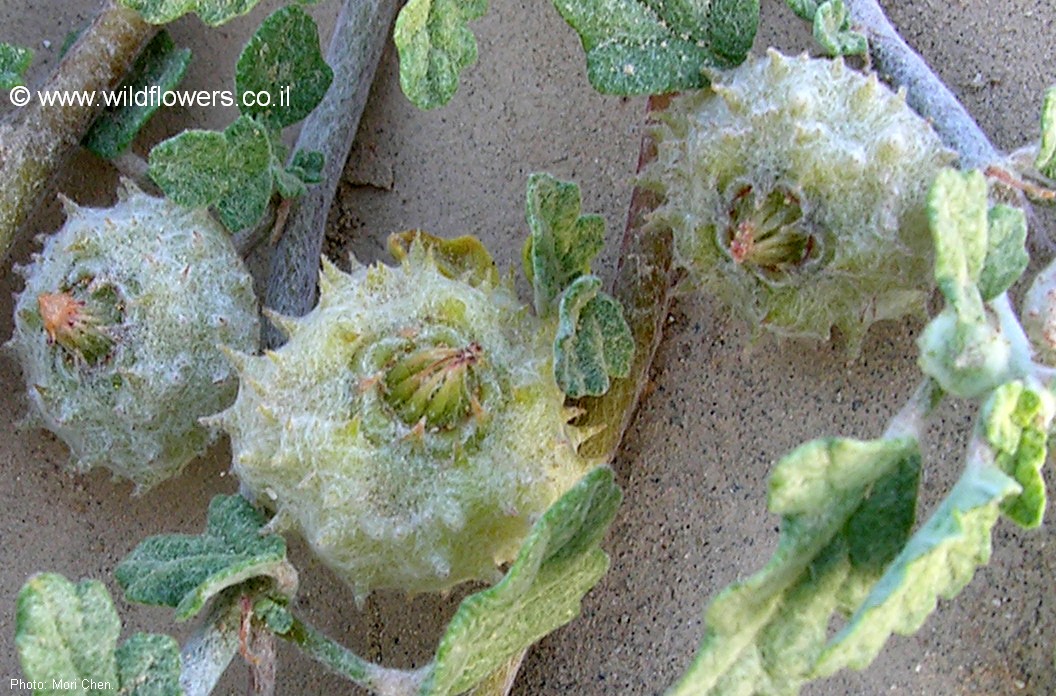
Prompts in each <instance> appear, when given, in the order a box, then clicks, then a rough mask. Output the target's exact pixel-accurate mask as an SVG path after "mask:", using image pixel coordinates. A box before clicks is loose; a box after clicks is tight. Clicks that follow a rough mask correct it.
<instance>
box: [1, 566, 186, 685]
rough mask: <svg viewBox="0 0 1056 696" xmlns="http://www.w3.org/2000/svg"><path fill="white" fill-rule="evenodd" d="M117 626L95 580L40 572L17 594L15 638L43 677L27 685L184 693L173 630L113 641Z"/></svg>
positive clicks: (26, 669) (27, 666)
mask: <svg viewBox="0 0 1056 696" xmlns="http://www.w3.org/2000/svg"><path fill="white" fill-rule="evenodd" d="M120 633H121V620H120V619H119V618H118V616H117V611H116V610H115V609H114V603H113V601H112V600H111V598H110V593H109V592H107V590H106V587H104V586H103V584H102V583H101V582H98V581H97V580H82V581H81V582H79V583H78V584H76V585H74V584H73V583H72V582H70V581H69V580H67V579H66V578H65V577H63V576H62V575H58V574H56V573H43V574H40V575H36V576H34V577H33V578H31V579H30V580H29V581H28V582H27V583H26V584H25V585H24V586H23V587H22V590H21V591H20V592H19V594H18V609H17V618H16V626H15V644H16V646H17V647H18V656H19V660H20V662H21V663H22V671H23V673H24V674H25V676H26V677H27V678H28V679H29V680H30V681H32V682H39V683H43V684H44V685H45V688H44V689H42V690H34V693H47V694H69V695H70V696H74V695H79V694H84V693H88V692H90V693H92V694H103V695H105V694H114V695H115V696H116V695H117V694H120V695H121V696H173V695H175V694H182V693H183V691H182V689H181V688H180V646H179V644H178V643H177V642H176V640H175V639H174V638H172V637H170V636H165V635H157V634H147V633H137V634H135V635H133V636H132V637H131V638H129V639H128V640H127V641H125V642H124V644H122V645H121V646H120V647H117V638H118V635H119V634H120ZM115 648H116V649H115Z"/></svg>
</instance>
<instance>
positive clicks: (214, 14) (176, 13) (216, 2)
mask: <svg viewBox="0 0 1056 696" xmlns="http://www.w3.org/2000/svg"><path fill="white" fill-rule="evenodd" d="M120 2H121V4H122V5H124V6H125V7H127V8H129V9H133V10H136V11H137V12H139V13H140V14H141V15H143V19H145V20H146V21H148V22H150V23H151V24H168V23H169V22H173V21H175V20H177V19H179V18H180V17H182V16H183V15H185V14H188V13H190V12H194V13H196V14H197V15H198V17H199V18H200V19H201V20H202V21H203V22H205V23H206V24H208V25H209V26H213V27H215V26H219V25H221V24H223V23H224V22H228V21H230V20H232V19H234V18H235V17H239V16H241V15H244V14H246V13H247V12H249V11H250V10H252V9H253V8H254V7H256V6H257V3H258V2H260V0H120Z"/></svg>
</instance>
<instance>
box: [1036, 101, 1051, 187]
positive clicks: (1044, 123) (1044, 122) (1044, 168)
mask: <svg viewBox="0 0 1056 696" xmlns="http://www.w3.org/2000/svg"><path fill="white" fill-rule="evenodd" d="M1034 166H1035V167H1037V169H1038V171H1039V172H1041V173H1042V174H1044V175H1045V176H1047V177H1049V178H1050V179H1056V87H1049V88H1048V89H1047V90H1045V101H1044V102H1043V103H1042V106H1041V145H1040V146H1039V147H1038V156H1037V158H1036V159H1035V160H1034Z"/></svg>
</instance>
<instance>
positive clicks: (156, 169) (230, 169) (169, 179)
mask: <svg viewBox="0 0 1056 696" xmlns="http://www.w3.org/2000/svg"><path fill="white" fill-rule="evenodd" d="M150 177H151V178H152V179H153V180H154V181H155V182H156V183H157V184H158V186H159V187H161V190H162V191H164V192H165V194H166V195H167V196H168V197H169V198H171V199H172V200H174V201H175V202H176V203H179V204H180V205H183V206H187V207H190V208H198V207H204V206H209V205H212V206H215V207H216V210H217V213H218V214H219V216H220V221H221V222H222V223H224V226H225V227H227V228H228V229H229V230H232V231H237V230H240V229H243V228H245V227H248V226H250V225H252V224H253V223H254V222H256V221H257V220H258V219H260V217H261V216H262V215H263V214H264V211H265V210H266V209H267V206H268V200H269V199H270V198H271V192H272V187H273V184H274V180H273V173H272V149H271V140H270V138H269V137H268V133H267V131H266V130H265V129H264V128H263V127H262V126H261V125H260V124H259V123H257V122H256V121H255V120H254V119H252V118H250V117H249V116H241V117H239V119H238V120H237V121H235V122H234V123H232V124H231V125H230V126H228V127H227V129H226V130H225V131H224V132H223V133H218V132H216V131H203V130H188V131H184V132H182V133H180V134H179V135H177V136H174V137H172V138H169V139H168V140H166V141H164V142H161V143H159V144H158V145H156V146H154V149H153V150H151V151H150Z"/></svg>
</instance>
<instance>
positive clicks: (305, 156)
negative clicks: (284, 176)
mask: <svg viewBox="0 0 1056 696" xmlns="http://www.w3.org/2000/svg"><path fill="white" fill-rule="evenodd" d="M325 164H326V156H325V155H323V153H321V152H318V151H316V150H298V151H297V152H295V153H293V160H291V161H290V164H289V166H288V167H286V171H287V172H289V173H290V174H293V175H294V176H296V177H297V178H298V179H300V180H301V181H303V182H304V183H306V184H318V183H321V182H322V180H323V165H325Z"/></svg>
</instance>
